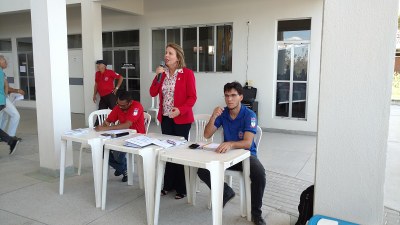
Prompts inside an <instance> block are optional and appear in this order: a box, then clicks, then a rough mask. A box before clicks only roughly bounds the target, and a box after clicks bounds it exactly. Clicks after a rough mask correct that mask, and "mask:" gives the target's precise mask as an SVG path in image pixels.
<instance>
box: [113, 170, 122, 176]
mask: <svg viewBox="0 0 400 225" xmlns="http://www.w3.org/2000/svg"><path fill="white" fill-rule="evenodd" d="M121 175H122V173H121V172H119V171H118V170H116V171H115V172H114V176H116V177H119V176H121Z"/></svg>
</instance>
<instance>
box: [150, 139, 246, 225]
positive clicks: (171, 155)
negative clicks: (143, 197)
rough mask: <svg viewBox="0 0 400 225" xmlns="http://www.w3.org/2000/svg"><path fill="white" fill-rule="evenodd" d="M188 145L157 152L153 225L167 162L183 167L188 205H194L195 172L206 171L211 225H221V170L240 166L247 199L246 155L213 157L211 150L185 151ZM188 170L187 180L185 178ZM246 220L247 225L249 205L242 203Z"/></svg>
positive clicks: (239, 152) (237, 151) (240, 152)
mask: <svg viewBox="0 0 400 225" xmlns="http://www.w3.org/2000/svg"><path fill="white" fill-rule="evenodd" d="M188 145H189V144H186V145H184V146H178V147H174V148H169V149H166V150H161V151H160V152H159V161H158V168H157V178H156V179H157V180H156V190H155V209H154V224H155V225H157V224H158V217H159V208H160V194H159V193H160V192H161V183H162V180H163V177H164V172H165V165H166V163H167V162H171V163H177V164H182V165H184V166H185V177H186V178H185V179H186V188H187V197H188V201H189V203H192V204H193V205H194V204H195V194H196V193H195V192H196V188H195V184H196V176H197V169H198V168H204V169H208V170H209V171H210V176H211V196H212V206H213V207H212V215H213V224H214V225H222V202H223V189H224V174H225V170H226V169H227V168H229V167H231V166H233V165H235V164H237V163H239V162H243V174H244V177H245V188H246V192H245V193H246V198H247V199H250V195H251V191H250V176H249V175H250V158H249V157H250V151H248V150H243V149H233V150H229V151H228V152H226V153H216V152H215V151H213V150H199V149H194V150H193V149H189V148H188ZM188 169H189V170H190V176H188V172H187V171H188ZM246 210H247V220H248V221H251V206H250V201H246Z"/></svg>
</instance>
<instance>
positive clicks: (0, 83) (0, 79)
mask: <svg viewBox="0 0 400 225" xmlns="http://www.w3.org/2000/svg"><path fill="white" fill-rule="evenodd" d="M5 104H6V94H5V93H4V71H3V69H2V68H1V67H0V105H5Z"/></svg>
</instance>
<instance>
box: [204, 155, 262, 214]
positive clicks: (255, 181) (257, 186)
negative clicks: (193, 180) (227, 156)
mask: <svg viewBox="0 0 400 225" xmlns="http://www.w3.org/2000/svg"><path fill="white" fill-rule="evenodd" d="M228 170H236V171H243V166H242V163H238V164H236V165H233V166H232V167H230V168H229V169H228ZM197 175H198V176H199V177H200V179H201V180H202V181H204V183H206V184H207V186H208V187H209V188H211V181H210V171H208V170H207V169H199V170H198V171H197ZM250 181H251V214H252V216H253V217H255V218H258V217H260V216H261V214H262V211H261V207H262V199H263V196H264V189H265V183H266V175H265V169H264V166H263V165H262V164H261V162H260V160H258V158H257V157H255V156H250ZM229 189H230V187H229V186H228V185H227V184H226V183H224V196H225V195H226V194H225V193H227V192H229V191H230V190H229Z"/></svg>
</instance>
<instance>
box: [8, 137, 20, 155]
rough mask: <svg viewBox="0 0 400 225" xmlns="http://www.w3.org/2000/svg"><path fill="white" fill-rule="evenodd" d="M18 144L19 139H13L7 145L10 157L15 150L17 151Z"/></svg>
mask: <svg viewBox="0 0 400 225" xmlns="http://www.w3.org/2000/svg"><path fill="white" fill-rule="evenodd" d="M18 143H19V139H18V138H13V139H12V140H11V141H10V142H9V143H8V145H10V155H12V154H14V152H15V150H17V146H18Z"/></svg>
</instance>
